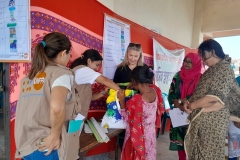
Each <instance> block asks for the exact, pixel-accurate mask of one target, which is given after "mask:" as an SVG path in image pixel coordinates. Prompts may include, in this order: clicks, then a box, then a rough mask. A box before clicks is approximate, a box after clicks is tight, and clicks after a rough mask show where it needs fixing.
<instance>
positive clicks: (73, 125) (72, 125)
mask: <svg viewBox="0 0 240 160" xmlns="http://www.w3.org/2000/svg"><path fill="white" fill-rule="evenodd" d="M84 119H85V117H84V116H83V115H81V114H78V115H77V117H76V118H75V119H73V120H70V121H69V125H68V133H74V132H77V131H79V130H80V131H81V130H82V127H83V124H84Z"/></svg>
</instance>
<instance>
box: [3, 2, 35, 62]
mask: <svg viewBox="0 0 240 160" xmlns="http://www.w3.org/2000/svg"><path fill="white" fill-rule="evenodd" d="M30 40H31V36H30V1H29V0H0V61H1V62H21V61H22V62H24V61H25V62H27V61H30V59H31V57H30V55H31V50H30Z"/></svg>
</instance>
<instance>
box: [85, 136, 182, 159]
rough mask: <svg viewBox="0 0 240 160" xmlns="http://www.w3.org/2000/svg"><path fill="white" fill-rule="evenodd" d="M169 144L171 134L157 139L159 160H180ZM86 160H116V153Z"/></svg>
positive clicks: (90, 157)
mask: <svg viewBox="0 0 240 160" xmlns="http://www.w3.org/2000/svg"><path fill="white" fill-rule="evenodd" d="M169 143H170V141H169V132H165V134H164V135H160V136H159V138H158V139H157V160H178V154H177V152H176V151H169V149H168V148H169ZM119 155H120V154H119ZM84 160H114V152H113V153H106V154H101V155H95V156H89V157H86V158H84ZM119 160H120V158H119Z"/></svg>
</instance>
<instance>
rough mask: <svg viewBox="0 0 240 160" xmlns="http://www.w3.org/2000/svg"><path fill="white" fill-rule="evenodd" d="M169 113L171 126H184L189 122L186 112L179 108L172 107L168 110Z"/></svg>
mask: <svg viewBox="0 0 240 160" xmlns="http://www.w3.org/2000/svg"><path fill="white" fill-rule="evenodd" d="M169 114H170V118H171V121H172V126H173V128H175V127H180V126H186V125H188V124H189V122H187V117H188V114H187V113H186V112H183V111H181V110H180V109H179V108H173V109H172V110H170V111H169Z"/></svg>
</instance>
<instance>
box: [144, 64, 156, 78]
mask: <svg viewBox="0 0 240 160" xmlns="http://www.w3.org/2000/svg"><path fill="white" fill-rule="evenodd" d="M145 68H146V71H145V75H146V78H148V79H152V78H153V76H154V73H153V70H152V69H151V68H149V67H147V66H146V67H145Z"/></svg>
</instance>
